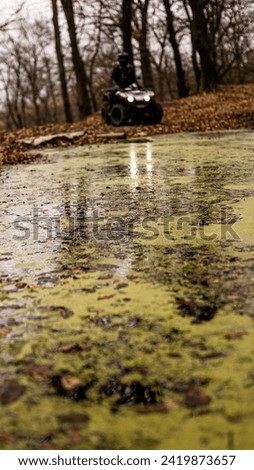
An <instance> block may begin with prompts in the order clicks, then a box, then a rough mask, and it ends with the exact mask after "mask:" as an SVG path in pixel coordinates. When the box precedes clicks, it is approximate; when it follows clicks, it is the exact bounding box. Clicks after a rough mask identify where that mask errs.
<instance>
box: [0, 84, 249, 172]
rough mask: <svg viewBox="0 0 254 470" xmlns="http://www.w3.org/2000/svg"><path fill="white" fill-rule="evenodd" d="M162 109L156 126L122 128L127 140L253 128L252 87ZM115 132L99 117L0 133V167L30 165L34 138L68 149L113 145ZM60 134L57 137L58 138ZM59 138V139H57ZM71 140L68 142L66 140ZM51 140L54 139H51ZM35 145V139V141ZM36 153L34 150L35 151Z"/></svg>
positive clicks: (236, 87)
mask: <svg viewBox="0 0 254 470" xmlns="http://www.w3.org/2000/svg"><path fill="white" fill-rule="evenodd" d="M162 105H163V108H164V117H163V120H162V122H161V123H160V124H157V125H153V126H151V125H150V126H147V125H138V126H124V127H123V128H121V130H122V133H123V134H125V135H126V137H127V138H133V137H146V136H149V135H158V134H168V133H177V132H207V131H223V130H229V129H243V128H246V129H253V128H254V85H253V84H245V85H222V86H219V87H218V90H217V91H214V92H210V93H202V94H196V95H192V96H189V97H187V98H181V99H176V100H172V101H170V102H169V104H167V105H164V104H163V103H162ZM114 133H115V128H114V127H113V126H107V125H106V124H104V123H103V122H102V119H101V115H100V113H99V112H98V113H95V114H93V115H92V116H89V117H88V118H87V119H85V120H84V121H80V122H75V123H73V124H66V123H64V124H46V125H43V126H38V127H33V128H29V129H21V130H18V131H2V132H0V166H1V165H2V164H15V163H21V162H23V163H30V162H33V161H35V160H36V159H37V158H38V157H40V156H41V154H40V153H39V152H38V150H36V152H35V151H33V152H31V151H30V150H31V149H34V147H33V144H32V142H33V141H35V138H37V137H42V138H43V137H44V136H47V135H51V136H53V141H52V142H49V143H47V144H45V146H46V147H47V148H49V147H54V146H63V147H66V146H69V145H93V144H99V143H108V142H110V143H114V142H117V139H114V138H112V137H111V138H110V139H108V138H107V137H106V136H108V135H109V134H114ZM59 134H60V135H59ZM61 135H62V137H61ZM66 135H67V137H68V136H71V138H66ZM54 136H55V137H54ZM36 142H38V139H37V141H36ZM36 149H37V147H36Z"/></svg>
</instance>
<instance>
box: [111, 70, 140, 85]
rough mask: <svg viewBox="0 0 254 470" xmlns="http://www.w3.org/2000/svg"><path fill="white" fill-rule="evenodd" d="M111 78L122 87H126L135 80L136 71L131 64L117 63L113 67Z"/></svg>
mask: <svg viewBox="0 0 254 470" xmlns="http://www.w3.org/2000/svg"><path fill="white" fill-rule="evenodd" d="M111 80H112V81H113V82H114V83H115V84H116V85H118V86H119V87H120V88H126V87H128V86H130V85H131V84H132V83H134V82H135V72H134V68H133V67H132V65H131V64H127V65H126V66H121V65H120V64H116V66H115V67H114V69H113V72H112V75H111Z"/></svg>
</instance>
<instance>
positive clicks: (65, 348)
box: [56, 343, 91, 353]
mask: <svg viewBox="0 0 254 470" xmlns="http://www.w3.org/2000/svg"><path fill="white" fill-rule="evenodd" d="M89 349H91V344H89V343H72V344H60V345H59V346H58V348H57V349H56V352H58V353H70V352H75V351H88V350H89Z"/></svg>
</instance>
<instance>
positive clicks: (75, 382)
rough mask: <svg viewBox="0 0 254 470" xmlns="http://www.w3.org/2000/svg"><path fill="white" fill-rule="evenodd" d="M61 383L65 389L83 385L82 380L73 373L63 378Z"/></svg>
mask: <svg viewBox="0 0 254 470" xmlns="http://www.w3.org/2000/svg"><path fill="white" fill-rule="evenodd" d="M61 385H62V387H63V389H64V390H66V391H72V390H75V389H76V388H78V387H80V386H81V382H80V380H79V379H77V377H72V376H71V375H66V376H65V377H62V378H61Z"/></svg>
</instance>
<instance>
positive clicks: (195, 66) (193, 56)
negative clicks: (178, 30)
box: [183, 0, 201, 91]
mask: <svg viewBox="0 0 254 470" xmlns="http://www.w3.org/2000/svg"><path fill="white" fill-rule="evenodd" d="M183 5H184V9H185V12H186V15H187V18H188V20H189V25H190V33H191V34H190V38H191V60H192V66H193V70H194V74H195V79H196V85H197V91H198V90H200V88H201V71H200V68H199V65H198V61H197V51H196V49H195V44H194V39H193V32H192V19H191V16H190V12H189V10H188V5H187V0H183Z"/></svg>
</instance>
